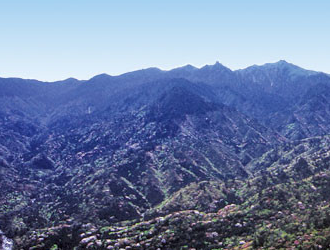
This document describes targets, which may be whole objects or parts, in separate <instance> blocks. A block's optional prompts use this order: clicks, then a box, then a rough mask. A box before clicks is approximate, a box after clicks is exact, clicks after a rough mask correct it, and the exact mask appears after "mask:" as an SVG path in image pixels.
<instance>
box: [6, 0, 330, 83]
mask: <svg viewBox="0 0 330 250" xmlns="http://www.w3.org/2000/svg"><path fill="white" fill-rule="evenodd" d="M0 11H1V15H0V26H1V36H2V39H1V40H0V45H1V46H0V54H1V57H0V76H1V77H19V78H25V79H38V80H42V81H56V80H61V79H67V78H70V77H74V78H77V79H89V78H91V77H93V76H95V75H98V74H101V73H106V74H109V75H120V74H122V73H125V72H131V71H135V70H139V69H143V68H149V67H157V68H160V69H163V70H169V69H172V68H176V67H180V66H183V65H187V64H191V65H194V66H196V67H201V66H203V65H206V64H214V62H216V61H219V62H220V63H221V64H223V65H225V66H226V67H228V68H230V69H232V70H236V69H241V68H246V67H248V66H251V65H253V64H257V65H261V64H264V63H269V62H276V61H279V60H281V59H284V60H286V61H288V62H290V63H293V64H295V65H298V66H300V67H302V68H305V69H310V70H316V71H322V72H325V73H330V63H329V60H328V58H329V57H330V50H329V49H328V45H329V44H330V35H329V33H328V32H326V30H327V29H328V27H330V19H329V18H328V16H329V15H330V2H329V1H325V0H317V1H304V2H301V1H297V0H293V1H290V2H287V1H284V0H280V1H276V2H265V1H261V0H252V1H248V2H242V1H239V0H234V1H230V2H229V1H215V0H207V1H197V0H196V1H184V0H183V1H173V0H170V1H166V2H155V1H150V0H144V1H139V2H133V3H132V2H129V1H105V0H99V1H85V0H83V1H79V2H77V1H64V0H59V1H56V2H55V1H53V2H45V1H41V0H33V1H23V0H17V1H8V0H5V1H1V3H0Z"/></svg>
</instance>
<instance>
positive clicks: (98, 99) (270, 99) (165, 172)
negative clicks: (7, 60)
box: [0, 61, 330, 250]
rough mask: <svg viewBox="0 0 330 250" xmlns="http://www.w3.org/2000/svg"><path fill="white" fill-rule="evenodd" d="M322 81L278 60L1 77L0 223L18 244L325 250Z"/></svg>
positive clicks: (326, 113)
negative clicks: (54, 78) (307, 249)
mask: <svg viewBox="0 0 330 250" xmlns="http://www.w3.org/2000/svg"><path fill="white" fill-rule="evenodd" d="M329 86H330V77H329V76H328V75H326V74H323V73H319V72H313V71H308V70H304V69H302V68H300V67H298V66H295V65H292V64H290V63H287V62H285V61H280V62H278V63H272V64H265V65H262V66H252V67H249V68H247V69H244V70H238V71H232V70H230V69H228V68H226V67H224V66H223V65H221V64H220V63H216V64H215V65H207V66H205V67H202V68H200V69H198V68H195V67H193V66H190V65H188V66H184V67H181V68H177V69H173V70H170V71H162V70H159V69H156V68H149V69H145V70H139V71H135V72H130V73H126V74H123V75H120V76H109V75H106V74H103V75H98V76H95V77H93V78H92V79H90V80H87V81H78V80H75V79H67V80H64V81H60V82H54V83H43V82H39V81H35V80H23V79H10V78H9V79H0V90H1V91H0V188H1V190H2V192H0V229H1V230H2V231H3V232H4V233H5V235H6V236H7V237H10V238H14V239H15V244H16V246H17V247H18V248H19V247H21V248H24V249H29V247H33V246H35V248H34V249H49V248H52V247H54V248H53V250H55V249H56V248H55V246H54V244H56V245H57V247H58V248H60V249H72V248H73V247H79V248H82V249H84V248H85V247H87V245H88V246H89V247H92V246H94V245H95V244H96V245H95V247H96V248H97V249H98V248H102V247H103V248H105V247H107V248H108V247H109V248H108V249H119V248H123V246H124V245H125V247H126V248H127V247H128V248H127V249H131V248H132V249H135V248H136V249H157V248H161V247H163V248H164V249H181V248H182V249H186V248H196V249H217V248H220V249H221V248H225V247H227V248H229V249H240V248H242V249H243V248H244V247H245V248H249V247H250V248H258V247H262V246H264V247H266V248H267V247H270V246H272V245H273V246H274V247H278V248H279V247H289V246H290V247H291V246H293V245H299V244H300V243H299V244H296V243H295V241H294V240H293V237H294V236H295V235H298V234H299V235H300V234H303V236H302V235H300V236H301V237H305V236H304V235H305V234H308V235H309V236H308V237H309V239H308V240H306V241H307V243H306V244H307V245H308V244H316V243H315V242H317V241H319V242H320V243H319V244H320V245H322V246H323V247H325V246H326V244H328V243H327V242H328V241H327V239H328V238H327V237H328V232H327V231H326V230H325V228H326V225H327V223H328V222H327V213H328V210H327V207H326V205H324V204H325V203H324V202H327V201H328V200H327V198H326V197H325V194H326V192H327V190H328V182H327V181H326V179H327V176H328V171H329V169H328V151H329V138H328V135H329V134H330V127H329V124H330V122H329V121H330V110H329V107H330V103H329V101H328V100H329V97H330V87H329ZM320 176H321V177H320ZM320 178H321V179H320ZM311 183H312V184H311ZM317 185H318V186H319V187H320V188H318V187H317ZM300 186H301V187H303V188H300ZM315 188H316V189H315ZM314 189H315V190H314ZM311 190H314V192H311ZM301 197H303V198H301ZM314 198H315V200H313V199H314ZM299 202H301V204H300V203H299ZM298 203H299V204H300V205H298V206H297V205H296V204H298ZM307 203H312V204H313V205H312V207H310V210H308V211H307V208H308V206H307V205H308V204H307ZM231 204H234V205H231ZM269 204H271V205H272V207H270V205H269ZM302 206H304V207H305V208H306V209H303V210H301V211H305V212H306V211H307V212H306V214H303V213H302V212H301V211H300V210H299V209H300V207H302ZM196 210H199V212H197V211H196ZM265 210H267V211H265ZM287 211H292V213H293V214H294V216H295V218H299V219H297V220H298V221H300V222H302V223H305V224H306V225H309V226H308V228H307V229H306V228H304V227H302V228H296V227H294V226H292V227H293V228H291V229H287V228H286V224H285V223H284V222H282V221H281V222H279V221H278V220H279V219H280V218H278V216H277V213H278V212H281V213H282V216H283V221H290V218H291V217H290V216H291V213H288V212H287ZM200 212H203V213H202V214H200ZM223 213H225V214H226V216H227V213H229V214H232V215H230V216H231V217H230V219H228V220H225V222H224V220H222V219H221V216H222V215H223ZM314 213H315V214H314ZM160 216H162V217H164V218H160ZM226 216H225V217H226ZM317 216H321V217H322V218H323V217H324V220H322V222H321V223H319V224H318V223H316V222H315V221H313V220H314V219H313V218H317ZM172 217H173V218H174V219H175V220H174V221H177V220H178V221H181V222H182V223H183V224H182V227H181V226H179V227H176V224H175V223H174V222H172ZM155 218H158V219H155ZM274 218H276V220H275V219H274ZM281 218H282V217H281ZM127 220H129V222H126V223H128V224H127V227H126V228H125V230H126V231H125V230H124V228H123V224H122V223H123V221H127ZM138 220H141V221H145V222H143V223H142V227H141V228H143V229H144V230H145V231H147V230H151V229H152V228H154V229H155V230H156V231H155V232H154V233H152V234H150V237H149V236H145V237H144V235H141V232H140V231H141V230H142V229H140V226H141V225H140V224H138V225H135V223H137V221H138ZM159 220H161V221H165V222H164V223H165V224H162V223H158V221H159ZM205 221H208V223H206V224H205V225H204V222H205ZM219 221H220V222H221V223H220V222H219ZM266 222H267V223H266ZM187 223H188V224H189V225H190V226H189V227H188V228H186V226H187V225H188V224H187ZM194 223H195V224H194ZM244 223H246V224H245V225H246V227H245V226H236V225H238V224H240V225H244ZM265 223H266V224H267V228H268V226H269V225H270V224H271V225H272V226H269V228H271V229H274V232H273V231H272V230H271V231H270V232H269V234H267V233H265V232H264V231H265V230H264V229H265V228H264V227H265ZM192 224H194V225H200V224H203V226H201V227H199V226H197V227H196V230H195V229H194V228H195V227H194V226H192ZM132 227H133V229H132ZM101 228H103V229H101ZM104 228H105V229H104ZM189 228H191V230H192V231H189V232H191V233H189V234H184V235H182V233H180V230H188V229H189ZM135 229H136V230H135ZM259 229H260V230H261V231H262V232H261V231H260V230H259ZM109 230H110V231H111V230H112V233H109ZM189 230H190V229H189ZM276 230H281V231H280V233H279V231H276ZM311 230H314V231H311ZM275 231H276V232H275ZM169 232H170V233H169ZM210 232H211V233H214V234H209V233H210ZM138 233H140V235H138ZM173 233H174V234H175V235H174V236H173V235H172V234H173ZM215 233H216V234H217V235H216V234H215ZM40 234H41V235H43V236H42V237H40ZM81 234H83V236H81ZM164 234H165V235H168V236H169V238H166V239H163V236H164ZM178 234H179V235H180V237H179V238H178V237H177V235H178ZM266 234H267V235H266ZM275 234H276V235H275ZM79 235H80V236H79ZM212 235H213V236H212ZM260 235H261V236H260ZM283 235H285V237H288V238H285V241H280V240H279V237H280V236H281V237H282V236H283ZM287 235H289V236H287ZM311 235H312V236H311ZM87 236H88V237H93V238H90V239H86V237H87ZM94 236H95V237H96V238H95V237H94ZM314 236H315V237H324V238H325V239H324V238H322V240H319V238H318V240H316V239H315V237H314ZM125 237H126V238H127V237H130V239H129V242H128V241H127V242H126V243H125V244H123V245H121V243H120V242H122V241H123V240H124V239H123V238H125ZM171 237H172V239H170V238H171ZM263 237H264V238H265V239H266V240H265V241H262V240H261V238H263ZM267 237H268V238H267ZM306 237H307V236H306ZM40 238H41V239H40ZM133 238H134V240H132V239H133ZM140 238H141V239H140ZM211 238H212V240H210V239H211ZM199 239H201V240H199ZM81 240H82V241H83V243H81V242H80V241H81ZM131 240H132V241H131ZM193 240H195V241H193ZM164 241H165V243H164ZM298 241H299V242H300V241H301V239H298ZM79 242H80V243H79ZM92 242H93V244H89V243H92ZM100 242H101V243H100ZM142 242H144V243H143V244H147V243H148V244H149V245H145V246H143V247H142V245H143V244H142ZM240 242H241V243H242V242H244V243H242V244H240ZM85 243H86V244H85ZM110 243H111V244H110ZM117 243H118V244H119V245H118V244H117ZM220 243H221V244H220ZM115 244H117V245H115ZM137 244H140V246H141V247H140V248H139V247H138V246H137ZM0 245H1V244H0ZM299 246H300V245H299ZM313 246H314V245H313ZM111 247H114V248H111Z"/></svg>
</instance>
